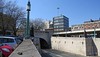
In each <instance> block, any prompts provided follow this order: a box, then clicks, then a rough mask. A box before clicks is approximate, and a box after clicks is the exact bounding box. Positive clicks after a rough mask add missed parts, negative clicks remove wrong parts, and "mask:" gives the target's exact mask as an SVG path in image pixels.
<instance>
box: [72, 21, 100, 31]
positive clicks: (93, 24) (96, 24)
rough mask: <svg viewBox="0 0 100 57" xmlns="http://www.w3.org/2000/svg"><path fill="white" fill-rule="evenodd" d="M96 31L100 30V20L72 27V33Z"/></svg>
mask: <svg viewBox="0 0 100 57" xmlns="http://www.w3.org/2000/svg"><path fill="white" fill-rule="evenodd" d="M94 28H95V29H96V28H100V20H92V19H90V21H85V22H84V23H83V24H78V25H72V26H71V31H78V30H84V29H85V30H88V29H94Z"/></svg>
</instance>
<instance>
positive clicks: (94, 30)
mask: <svg viewBox="0 0 100 57" xmlns="http://www.w3.org/2000/svg"><path fill="white" fill-rule="evenodd" d="M95 34H96V33H95V27H94V38H96V35H95Z"/></svg>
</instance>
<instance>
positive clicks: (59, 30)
mask: <svg viewBox="0 0 100 57" xmlns="http://www.w3.org/2000/svg"><path fill="white" fill-rule="evenodd" d="M63 30H64V29H54V31H63Z"/></svg>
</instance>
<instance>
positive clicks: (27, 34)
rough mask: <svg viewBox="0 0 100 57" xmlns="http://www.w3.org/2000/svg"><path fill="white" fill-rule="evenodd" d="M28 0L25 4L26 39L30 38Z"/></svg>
mask: <svg viewBox="0 0 100 57" xmlns="http://www.w3.org/2000/svg"><path fill="white" fill-rule="evenodd" d="M30 6H31V4H30V0H28V4H27V11H28V12H27V22H26V37H25V38H26V39H29V38H30V36H29V35H30V34H29V11H30Z"/></svg>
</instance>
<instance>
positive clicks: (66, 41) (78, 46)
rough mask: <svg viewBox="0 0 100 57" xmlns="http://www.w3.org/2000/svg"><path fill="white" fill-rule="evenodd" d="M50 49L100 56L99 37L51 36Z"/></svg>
mask: <svg viewBox="0 0 100 57" xmlns="http://www.w3.org/2000/svg"><path fill="white" fill-rule="evenodd" d="M51 44H52V49H56V50H60V51H65V52H70V53H74V54H80V55H84V56H89V55H91V56H100V38H75V37H73V38H71V37H52V38H51Z"/></svg>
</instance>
